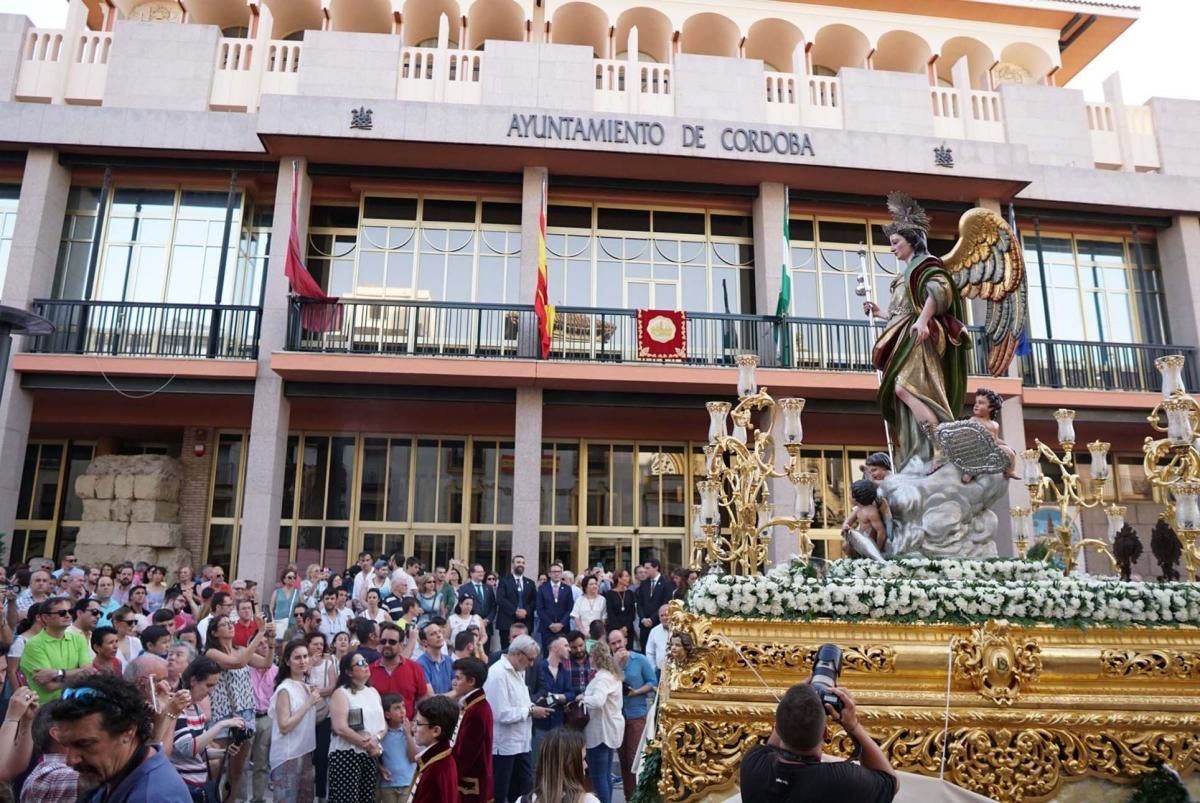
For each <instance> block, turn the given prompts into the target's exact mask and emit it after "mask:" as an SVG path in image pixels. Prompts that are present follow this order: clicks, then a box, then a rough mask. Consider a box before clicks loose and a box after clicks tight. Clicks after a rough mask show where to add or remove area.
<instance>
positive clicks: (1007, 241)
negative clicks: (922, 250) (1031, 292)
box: [942, 207, 1026, 376]
mask: <svg viewBox="0 0 1200 803" xmlns="http://www.w3.org/2000/svg"><path fill="white" fill-rule="evenodd" d="M942 262H943V263H944V264H945V266H946V270H948V271H949V272H950V274H951V275H952V276H954V281H955V283H956V284H957V285H958V289H959V294H960V295H962V297H963V298H979V299H983V300H984V301H986V302H987V320H986V321H985V323H984V327H983V328H984V336H985V337H986V339H987V347H988V358H987V363H988V371H989V372H991V374H992V376H1003V375H1004V374H1006V373H1007V372H1008V365H1009V363H1010V362H1012V358H1013V354H1015V353H1016V350H1017V344H1018V343H1019V342H1020V339H1021V330H1022V329H1023V328H1024V327H1025V303H1026V289H1025V257H1024V256H1023V254H1022V251H1021V244H1020V243H1018V242H1017V241H1016V238H1015V237H1014V235H1013V232H1012V229H1011V228H1009V226H1008V222H1007V221H1005V220H1004V218H1003V217H1001V216H1000V215H999V214H997V213H995V212H993V211H992V210H990V209H984V208H982V207H976V208H975V209H970V210H968V211H967V212H965V213H964V214H963V216H962V217H961V218H959V220H958V242H956V243H955V244H954V248H952V249H951V250H950V253H949V254H946V256H944V257H942Z"/></svg>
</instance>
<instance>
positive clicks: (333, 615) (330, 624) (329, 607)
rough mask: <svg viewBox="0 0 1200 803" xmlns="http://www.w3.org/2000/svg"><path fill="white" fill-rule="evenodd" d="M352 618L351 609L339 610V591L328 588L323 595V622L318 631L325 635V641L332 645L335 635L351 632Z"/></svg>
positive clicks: (318, 626)
mask: <svg viewBox="0 0 1200 803" xmlns="http://www.w3.org/2000/svg"><path fill="white" fill-rule="evenodd" d="M352 617H353V614H352V613H351V612H350V609H349V608H341V609H339V608H338V591H337V589H333V588H327V589H325V590H324V591H323V592H322V593H321V622H320V624H319V625H317V629H318V630H320V631H321V632H322V633H324V634H325V639H326V640H327V641H328V642H329V643H330V644H331V645H332V644H333V637H334V636H335V635H337V634H338V633H348V632H350V619H351V618H352Z"/></svg>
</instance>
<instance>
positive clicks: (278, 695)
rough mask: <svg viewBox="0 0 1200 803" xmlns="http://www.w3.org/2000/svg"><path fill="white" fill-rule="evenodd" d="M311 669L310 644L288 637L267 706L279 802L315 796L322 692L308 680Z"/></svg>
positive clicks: (275, 795) (306, 802)
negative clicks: (314, 780)
mask: <svg viewBox="0 0 1200 803" xmlns="http://www.w3.org/2000/svg"><path fill="white" fill-rule="evenodd" d="M308 669H309V656H308V645H307V644H305V643H304V642H303V641H289V642H288V643H287V644H286V645H285V646H284V648H283V658H282V659H281V662H280V671H279V675H278V677H276V678H275V694H274V695H273V696H272V697H271V705H270V708H269V709H268V710H269V711H270V715H271V753H270V762H269V763H270V765H271V778H270V784H271V796H272V797H273V798H274V799H275V800H277V801H280V803H301V801H303V803H310V802H311V801H312V799H313V750H315V749H316V746H317V705H318V704H319V703H320V702H321V692H320V690H318V689H317V688H315V687H314V686H311V685H309V684H308V683H307V682H306V675H307V674H308Z"/></svg>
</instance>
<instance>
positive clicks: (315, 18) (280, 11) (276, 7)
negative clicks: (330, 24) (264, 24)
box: [266, 0, 325, 39]
mask: <svg viewBox="0 0 1200 803" xmlns="http://www.w3.org/2000/svg"><path fill="white" fill-rule="evenodd" d="M266 4H267V7H268V8H270V9H271V17H272V19H273V20H274V23H273V24H272V30H271V38H272V39H287V38H288V37H290V36H295V35H296V34H297V33H299V34H301V37H300V39H303V38H304V37H303V33H304V31H319V30H321V26H322V23H323V22H324V19H325V15H324V14H322V13H321V0H266Z"/></svg>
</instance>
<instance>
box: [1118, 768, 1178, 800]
mask: <svg viewBox="0 0 1200 803" xmlns="http://www.w3.org/2000/svg"><path fill="white" fill-rule="evenodd" d="M1129 803H1192V796H1191V795H1189V794H1188V790H1187V787H1185V786H1184V785H1183V781H1181V780H1180V779H1179V775H1177V774H1176V773H1175V771H1174V770H1172V769H1170V768H1169V767H1166V766H1163V765H1159V766H1158V767H1157V768H1156V769H1155V770H1154V772H1151V773H1147V774H1146V775H1143V776H1142V780H1141V782H1139V783H1138V785H1137V788H1136V789H1135V790H1134V793H1133V797H1131V798H1130V799H1129Z"/></svg>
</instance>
